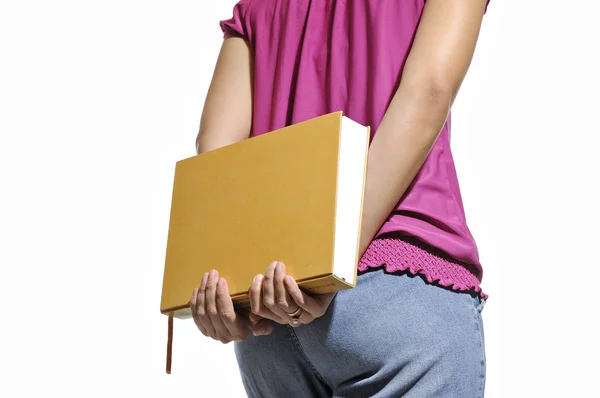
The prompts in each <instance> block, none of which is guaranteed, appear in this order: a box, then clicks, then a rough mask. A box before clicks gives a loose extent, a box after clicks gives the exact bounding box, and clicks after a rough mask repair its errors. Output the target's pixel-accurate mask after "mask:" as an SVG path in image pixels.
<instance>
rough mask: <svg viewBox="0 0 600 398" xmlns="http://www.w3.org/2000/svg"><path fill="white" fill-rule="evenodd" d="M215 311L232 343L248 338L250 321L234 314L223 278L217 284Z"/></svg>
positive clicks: (231, 301)
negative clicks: (217, 312)
mask: <svg viewBox="0 0 600 398" xmlns="http://www.w3.org/2000/svg"><path fill="white" fill-rule="evenodd" d="M217 310H218V311H219V315H220V316H221V320H222V321H223V325H225V328H227V330H228V331H229V335H230V336H231V338H232V339H233V340H234V341H243V340H244V339H246V337H248V333H250V330H251V325H250V321H249V320H248V318H244V317H242V316H240V315H239V314H238V313H237V312H235V309H234V308H233V300H231V295H230V294H229V287H228V286H227V281H226V280H225V279H224V278H221V279H219V282H218V283H217Z"/></svg>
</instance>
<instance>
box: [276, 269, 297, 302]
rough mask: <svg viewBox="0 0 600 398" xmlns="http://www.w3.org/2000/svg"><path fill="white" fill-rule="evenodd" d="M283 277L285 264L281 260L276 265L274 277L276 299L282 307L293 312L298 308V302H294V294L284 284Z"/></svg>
mask: <svg viewBox="0 0 600 398" xmlns="http://www.w3.org/2000/svg"><path fill="white" fill-rule="evenodd" d="M283 278H285V264H284V263H281V262H279V263H277V266H276V267H275V274H274V277H273V284H274V286H275V300H276V302H277V304H278V305H279V307H280V308H281V309H283V310H284V311H285V312H287V313H292V312H294V311H296V310H297V309H298V304H296V303H295V302H294V300H293V299H292V296H290V294H289V293H288V291H287V289H286V287H285V285H284V284H283Z"/></svg>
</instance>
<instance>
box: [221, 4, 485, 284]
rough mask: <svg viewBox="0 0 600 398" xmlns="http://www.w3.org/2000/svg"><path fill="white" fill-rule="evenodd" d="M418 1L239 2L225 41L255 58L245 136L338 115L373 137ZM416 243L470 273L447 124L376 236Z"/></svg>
mask: <svg viewBox="0 0 600 398" xmlns="http://www.w3.org/2000/svg"><path fill="white" fill-rule="evenodd" d="M423 7H424V0H394V1H385V0H347V1H340V0H338V1H335V0H295V1H284V0H242V1H240V2H239V3H238V4H237V5H236V6H235V8H234V16H233V18H232V19H230V20H227V21H222V22H221V28H222V29H223V31H224V32H225V34H226V35H240V36H243V37H245V38H246V39H247V40H248V41H249V42H250V44H251V46H252V48H253V50H254V109H253V122H252V123H253V128H252V135H260V134H264V133H266V132H268V131H272V130H275V129H278V128H281V127H284V126H287V125H289V124H292V123H297V122H300V121H303V120H306V119H309V118H312V117H316V116H319V115H322V114H325V113H329V112H334V111H339V110H342V111H343V112H344V114H345V115H346V116H348V117H349V118H351V119H353V120H355V121H357V122H359V123H361V124H363V125H369V126H371V127H372V132H373V134H376V132H377V128H378V126H379V124H380V122H381V120H382V118H383V116H384V114H385V112H386V110H387V108H388V105H389V103H390V101H391V99H392V97H393V95H394V93H395V91H396V89H397V88H398V85H399V83H400V76H401V72H402V69H403V66H404V63H405V61H406V59H407V56H408V54H409V50H410V48H411V44H412V41H413V37H414V34H415V32H416V28H417V26H418V23H419V19H420V17H421V13H422V11H423ZM398 232H399V233H402V234H403V235H409V236H414V237H416V238H418V239H419V240H420V241H423V242H425V243H427V244H429V245H431V246H433V247H435V248H438V249H440V250H442V251H443V252H445V253H447V254H449V255H450V256H451V257H452V258H454V259H456V260H458V261H459V262H461V263H466V264H470V265H473V266H474V267H473V268H474V269H472V272H473V273H474V274H475V276H476V277H477V279H479V280H481V277H482V269H481V265H480V263H479V257H478V252H477V247H476V244H475V242H474V240H473V238H472V236H471V233H470V232H469V229H468V227H467V223H466V219H465V214H464V210H463V205H462V200H461V195H460V189H459V185H458V180H457V176H456V171H455V167H454V162H453V159H452V153H451V150H450V117H448V119H447V121H446V123H445V124H444V126H443V128H442V130H441V132H440V135H439V137H438V139H437V141H436V143H435V145H434V146H433V148H432V149H431V152H430V154H429V156H428V158H427V160H426V161H425V163H424V165H423V167H422V168H421V171H420V172H419V174H418V175H417V177H416V178H415V180H414V181H413V184H412V185H411V186H410V187H409V189H408V190H407V191H406V193H405V194H404V196H403V198H402V200H401V201H400V202H399V205H398V206H397V207H396V210H395V211H394V212H393V213H392V215H391V216H390V218H389V219H388V220H387V222H386V223H385V224H384V225H383V227H382V228H381V230H380V231H379V234H378V235H379V236H381V235H383V234H387V233H398Z"/></svg>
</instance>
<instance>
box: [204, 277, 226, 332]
mask: <svg viewBox="0 0 600 398" xmlns="http://www.w3.org/2000/svg"><path fill="white" fill-rule="evenodd" d="M218 281H219V272H218V271H217V270H214V269H213V270H212V271H210V274H209V276H208V282H207V284H206V312H207V314H208V317H209V318H210V322H211V323H212V326H213V327H214V329H215V336H213V338H214V339H215V340H219V341H220V342H222V343H225V342H228V341H226V339H225V338H226V337H227V336H229V331H228V330H227V328H226V327H225V325H224V324H223V320H222V319H221V316H220V315H219V310H218V309H217V300H216V295H217V282H218Z"/></svg>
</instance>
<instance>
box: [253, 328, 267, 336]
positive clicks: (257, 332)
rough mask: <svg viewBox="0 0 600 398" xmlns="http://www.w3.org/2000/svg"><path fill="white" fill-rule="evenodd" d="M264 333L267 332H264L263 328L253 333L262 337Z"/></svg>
mask: <svg viewBox="0 0 600 398" xmlns="http://www.w3.org/2000/svg"><path fill="white" fill-rule="evenodd" d="M264 332H265V330H264V329H263V328H261V327H258V328H256V329H254V332H253V334H254V335H255V336H260V335H261V334H263V333H264Z"/></svg>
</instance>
